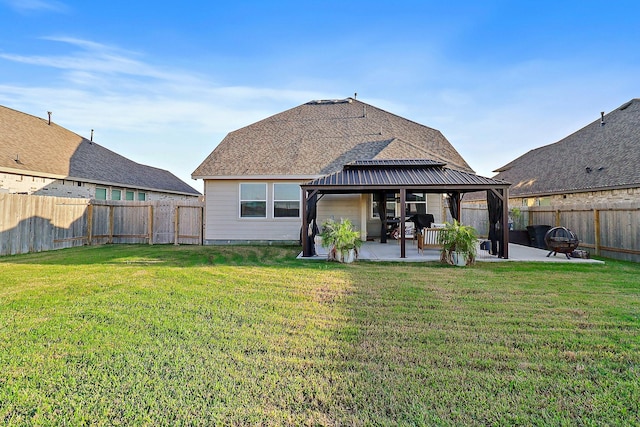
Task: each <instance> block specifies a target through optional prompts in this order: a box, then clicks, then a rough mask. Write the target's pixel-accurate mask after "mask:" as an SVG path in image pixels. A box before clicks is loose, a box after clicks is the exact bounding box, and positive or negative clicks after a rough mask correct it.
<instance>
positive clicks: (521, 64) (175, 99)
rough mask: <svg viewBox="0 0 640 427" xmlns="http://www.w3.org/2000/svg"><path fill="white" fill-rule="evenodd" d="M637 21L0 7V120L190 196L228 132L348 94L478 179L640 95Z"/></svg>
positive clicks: (329, 6)
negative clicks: (441, 148) (81, 143)
mask: <svg viewBox="0 0 640 427" xmlns="http://www.w3.org/2000/svg"><path fill="white" fill-rule="evenodd" d="M638 16H640V2H637V1H627V0H622V1H616V2H603V1H588V0H585V1H557V0H556V1H535V2H534V1H491V0H487V1H457V2H442V1H428V0H425V1H375V0H369V1H359V0H354V1H347V0H337V1H333V0H331V1H321V0H317V1H304V0H297V1H277V0H271V1H242V0H237V1H235V2H222V1H220V2H212V1H185V2H158V1H153V2H151V1H147V0H138V1H130V0H127V1H124V0H112V1H108V2H107V1H91V2H87V1H64V0H0V104H1V105H4V106H7V107H10V108H14V109H17V110H20V111H24V112H26V113H29V114H33V115H36V116H39V117H46V113H47V111H52V112H53V116H52V119H53V120H54V121H55V122H57V123H58V124H60V125H62V126H64V127H66V128H68V129H70V130H72V131H74V132H76V133H78V134H80V135H83V136H85V137H89V135H90V132H91V129H95V136H94V140H95V141H96V142H98V143H100V144H102V145H103V146H105V147H107V148H109V149H111V150H113V151H116V152H117V153H119V154H122V155H124V156H126V157H128V158H130V159H132V160H134V161H137V162H140V163H144V164H148V165H152V166H156V167H160V168H163V169H168V170H170V171H172V172H173V173H174V174H176V175H177V176H179V177H180V178H182V179H183V180H185V181H187V182H189V183H190V184H191V185H193V186H194V187H195V188H197V189H200V190H201V189H202V182H201V181H200V182H196V181H192V180H191V179H190V175H191V172H192V171H193V170H194V169H195V168H196V167H197V166H198V165H199V164H200V162H202V160H204V158H205V157H206V156H207V155H208V154H209V153H210V152H211V151H212V150H213V149H214V148H215V146H216V145H217V144H218V143H219V142H220V141H221V140H222V138H224V136H225V135H226V134H227V133H228V132H230V131H233V130H235V129H238V128H240V127H242V126H246V125H248V124H251V123H253V122H255V121H257V120H260V119H262V118H265V117H268V116H270V115H272V114H275V113H278V112H280V111H283V110H286V109H289V108H292V107H295V106H297V105H300V104H302V103H304V102H307V101H310V100H313V99H330V98H345V97H348V96H353V94H354V93H355V92H357V93H358V99H360V100H362V101H364V102H367V103H370V104H372V105H375V106H377V107H380V108H383V109H386V110H388V111H390V112H392V113H395V114H398V115H401V116H403V117H406V118H409V119H411V120H414V121H417V122H419V123H422V124H424V125H427V126H430V127H433V128H436V129H438V130H440V131H442V133H443V134H444V135H445V137H447V138H448V139H449V141H450V142H451V143H452V144H453V145H454V146H455V147H456V149H457V150H458V151H459V152H460V153H461V154H462V156H463V157H464V158H465V159H466V160H467V162H469V164H470V165H471V167H472V168H474V169H475V170H476V172H477V173H479V174H480V175H485V176H493V175H494V174H493V172H492V171H493V170H495V169H496V168H498V167H500V166H502V165H504V164H506V163H508V162H509V161H511V160H513V159H514V158H516V157H518V156H520V155H521V154H523V153H525V152H527V151H528V150H530V149H533V148H536V147H539V146H542V145H546V144H550V143H553V142H556V141H557V140H559V139H561V138H563V137H565V136H567V135H569V134H570V133H573V132H574V131H576V130H578V129H580V128H581V127H583V126H585V125H586V124H588V123H590V122H591V121H593V120H596V119H598V118H599V116H600V111H605V112H609V111H611V110H612V109H614V108H616V107H618V106H620V105H622V104H623V103H625V102H626V101H628V100H630V99H632V98H638V97H640V78H639V76H640V25H638V23H637V19H638ZM576 155H579V153H576Z"/></svg>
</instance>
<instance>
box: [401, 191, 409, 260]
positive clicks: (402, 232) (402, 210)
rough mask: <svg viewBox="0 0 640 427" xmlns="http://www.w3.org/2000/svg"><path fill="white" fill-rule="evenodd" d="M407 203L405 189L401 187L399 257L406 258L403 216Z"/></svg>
mask: <svg viewBox="0 0 640 427" xmlns="http://www.w3.org/2000/svg"><path fill="white" fill-rule="evenodd" d="M406 203H407V189H406V188H401V189H400V226H399V229H400V258H406V257H407V254H406V250H405V246H404V244H405V240H406V239H405V237H404V235H405V232H404V221H405V220H406V218H405V210H406V209H405V205H406Z"/></svg>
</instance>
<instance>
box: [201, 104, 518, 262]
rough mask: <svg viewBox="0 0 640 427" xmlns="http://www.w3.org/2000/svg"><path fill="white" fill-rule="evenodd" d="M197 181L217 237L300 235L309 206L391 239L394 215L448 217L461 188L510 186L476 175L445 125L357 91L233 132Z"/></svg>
mask: <svg viewBox="0 0 640 427" xmlns="http://www.w3.org/2000/svg"><path fill="white" fill-rule="evenodd" d="M365 176H366V178H365V179H364V181H363V180H358V177H361V178H362V177H365ZM418 177H419V178H418ZM192 178H194V179H203V180H204V192H205V215H206V220H205V223H206V227H205V243H208V244H219V243H234V242H249V241H251V242H254V241H262V242H297V241H299V239H300V236H301V227H302V229H303V230H306V229H307V228H308V227H307V225H308V224H309V219H308V218H306V215H304V214H305V213H306V212H308V211H310V210H313V212H314V215H316V217H314V218H313V219H314V220H316V221H317V222H318V223H322V221H323V220H324V219H328V218H333V219H336V220H339V219H340V218H349V219H351V221H352V222H353V223H354V225H355V227H356V228H357V229H359V230H360V231H361V235H362V238H363V239H369V240H370V239H377V238H379V239H381V240H384V238H385V237H386V236H385V235H384V232H383V230H384V229H385V227H384V225H385V221H386V220H387V218H399V220H400V221H401V222H404V220H405V218H407V217H408V216H410V215H413V214H416V213H429V214H432V215H433V217H434V220H435V222H444V221H445V220H446V212H447V211H446V210H447V209H448V208H449V205H451V206H454V209H453V210H452V211H455V203H453V202H451V203H449V202H447V197H446V196H445V195H446V194H447V193H448V194H449V198H450V199H451V200H457V201H458V206H459V196H460V194H461V192H464V191H472V190H478V189H483V190H486V189H489V188H496V189H498V190H500V191H502V190H504V191H506V189H507V187H508V184H506V183H504V182H499V181H496V180H490V179H488V178H482V177H477V176H476V175H475V174H474V173H473V170H472V169H471V167H469V165H468V164H467V162H466V161H465V160H464V159H463V158H462V156H460V154H459V153H458V152H457V151H456V150H455V148H454V147H453V146H452V145H451V144H450V143H449V141H447V139H446V138H445V137H444V136H443V135H442V133H440V132H439V131H438V130H435V129H432V128H429V127H427V126H424V125H421V124H419V123H416V122H413V121H411V120H407V119H405V118H402V117H399V116H397V115H395V114H392V113H389V112H387V111H384V110H382V109H379V108H376V107H374V106H372V105H369V104H366V103H364V102H361V101H359V100H356V99H354V98H347V99H339V100H319V101H311V102H308V103H305V104H303V105H300V106H298V107H295V108H292V109H290V110H287V111H284V112H282V113H279V114H276V115H274V116H271V117H268V118H266V119H264V120H261V121H259V122H257V123H254V124H252V125H249V126H246V127H244V128H241V129H238V130H236V131H233V132H231V133H229V134H228V135H227V136H226V137H225V138H224V139H223V140H222V142H220V144H219V145H218V146H217V147H216V148H215V149H214V150H213V152H212V153H211V154H210V155H209V156H208V157H207V158H206V159H205V160H204V161H203V162H202V164H201V165H200V166H198V168H197V169H196V170H195V171H194V172H193V174H192ZM301 186H302V187H301ZM301 189H302V191H301ZM500 191H499V192H500ZM501 194H502V195H503V196H504V193H501ZM318 196H319V197H318ZM316 200H317V201H318V202H317V206H316V203H315V201H316ZM316 207H317V210H316ZM380 212H383V213H386V214H383V215H382V216H383V218H380ZM454 216H455V215H454ZM381 224H382V226H381ZM402 236H403V237H402V240H403V241H402V251H403V253H404V234H402ZM303 241H306V239H303Z"/></svg>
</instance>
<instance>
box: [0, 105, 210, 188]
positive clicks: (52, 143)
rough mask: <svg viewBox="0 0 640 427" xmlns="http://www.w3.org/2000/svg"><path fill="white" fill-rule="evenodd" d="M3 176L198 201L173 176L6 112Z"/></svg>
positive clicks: (0, 129)
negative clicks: (189, 197)
mask: <svg viewBox="0 0 640 427" xmlns="http://www.w3.org/2000/svg"><path fill="white" fill-rule="evenodd" d="M0 170H2V171H6V172H11V173H23V174H25V175H35V176H43V177H50V178H57V179H69V180H75V181H84V182H91V183H96V184H102V185H116V186H123V187H133V188H136V189H144V190H152V191H159V192H165V193H174V194H183V195H193V196H198V195H200V192H198V191H197V190H195V189H194V188H192V187H191V186H189V185H188V184H187V183H185V182H184V181H182V180H181V179H179V178H178V177H176V176H175V175H173V174H172V173H171V172H169V171H166V170H163V169H158V168H154V167H151V166H146V165H142V164H140V163H136V162H134V161H131V160H129V159H127V158H126V157H123V156H121V155H119V154H117V153H114V152H113V151H111V150H108V149H106V148H104V147H102V146H101V145H99V144H96V143H95V142H91V141H88V140H87V139H85V138H83V137H81V136H79V135H77V134H75V133H73V132H71V131H69V130H67V129H65V128H63V127H61V126H58V125H57V124H55V123H53V122H51V123H50V124H49V120H47V119H41V118H39V117H35V116H32V115H29V114H26V113H22V112H20V111H16V110H13V109H11V108H7V107H4V106H0Z"/></svg>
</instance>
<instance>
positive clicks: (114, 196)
mask: <svg viewBox="0 0 640 427" xmlns="http://www.w3.org/2000/svg"><path fill="white" fill-rule="evenodd" d="M111 200H122V190H111Z"/></svg>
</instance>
